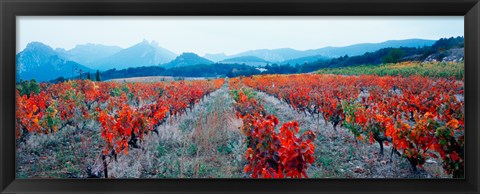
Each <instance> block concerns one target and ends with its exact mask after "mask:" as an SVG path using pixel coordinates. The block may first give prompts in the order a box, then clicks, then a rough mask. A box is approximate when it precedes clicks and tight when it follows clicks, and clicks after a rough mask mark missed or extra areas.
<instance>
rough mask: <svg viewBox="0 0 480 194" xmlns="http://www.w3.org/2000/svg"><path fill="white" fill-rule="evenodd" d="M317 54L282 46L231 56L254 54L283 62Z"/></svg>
mask: <svg viewBox="0 0 480 194" xmlns="http://www.w3.org/2000/svg"><path fill="white" fill-rule="evenodd" d="M311 55H315V54H312V53H305V52H303V51H299V50H295V49H291V48H280V49H257V50H250V51H245V52H242V53H239V54H236V55H232V56H229V57H230V58H233V57H244V56H253V57H258V58H260V59H263V60H265V61H271V62H281V61H285V60H289V59H294V58H300V57H306V56H311Z"/></svg>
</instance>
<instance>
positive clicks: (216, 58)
mask: <svg viewBox="0 0 480 194" xmlns="http://www.w3.org/2000/svg"><path fill="white" fill-rule="evenodd" d="M203 58H206V59H208V60H211V61H213V62H219V61H221V60H224V59H226V58H228V56H227V55H225V53H217V54H205V55H204V56H203Z"/></svg>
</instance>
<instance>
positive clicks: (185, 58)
mask: <svg viewBox="0 0 480 194" xmlns="http://www.w3.org/2000/svg"><path fill="white" fill-rule="evenodd" d="M213 63H214V62H213V61H210V60H208V59H205V58H203V57H200V56H198V55H197V54H195V53H182V54H181V55H180V56H178V57H176V58H175V59H174V60H173V61H170V62H168V63H165V64H163V65H161V66H162V67H164V68H173V67H184V66H190V65H200V64H201V65H209V64H213Z"/></svg>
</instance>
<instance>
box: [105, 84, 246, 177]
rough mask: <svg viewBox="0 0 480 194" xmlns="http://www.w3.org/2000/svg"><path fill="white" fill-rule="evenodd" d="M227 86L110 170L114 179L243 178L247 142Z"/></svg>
mask: <svg viewBox="0 0 480 194" xmlns="http://www.w3.org/2000/svg"><path fill="white" fill-rule="evenodd" d="M241 125H242V121H241V120H239V119H237V118H236V116H235V114H234V112H233V108H232V98H231V97H230V95H229V93H228V85H227V84H225V85H224V86H223V87H222V88H220V89H219V90H217V91H215V92H213V93H211V94H210V96H208V97H206V98H205V99H204V100H202V101H201V102H199V103H198V104H196V105H195V107H194V108H193V109H192V111H190V110H187V113H186V114H183V115H182V116H177V117H175V118H172V119H170V120H168V121H167V122H166V124H164V125H162V126H160V127H159V128H158V130H159V134H158V135H157V134H154V133H151V134H150V135H148V136H147V137H146V138H145V141H143V143H142V147H144V149H143V150H140V149H134V150H130V153H129V154H128V155H127V156H123V157H122V159H119V161H118V162H116V163H112V164H111V165H109V168H111V169H109V173H110V172H111V176H112V177H116V178H127V177H140V178H242V177H244V176H245V175H244V173H243V166H244V165H245V164H244V163H245V161H244V159H243V156H244V153H245V146H244V140H243V137H242V135H241V134H240V133H239V130H238V128H239V127H240V126H241Z"/></svg>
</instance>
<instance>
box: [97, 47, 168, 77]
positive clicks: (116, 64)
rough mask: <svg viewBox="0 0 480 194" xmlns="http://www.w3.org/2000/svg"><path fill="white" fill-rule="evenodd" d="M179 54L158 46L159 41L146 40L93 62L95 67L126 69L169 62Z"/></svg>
mask: <svg viewBox="0 0 480 194" xmlns="http://www.w3.org/2000/svg"><path fill="white" fill-rule="evenodd" d="M176 56H177V54H175V53H173V52H172V51H169V50H167V49H165V48H162V47H160V46H158V43H156V42H154V41H152V42H148V41H146V40H144V41H142V42H140V43H138V44H136V45H133V46H131V47H129V48H126V49H123V50H121V51H119V52H117V53H116V54H114V55H112V56H110V57H107V58H104V59H100V60H98V61H95V62H93V64H94V65H95V66H94V69H99V70H107V69H113V68H116V69H125V68H128V67H141V66H150V65H158V64H163V63H168V62H170V61H171V60H173V59H175V57H176Z"/></svg>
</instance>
